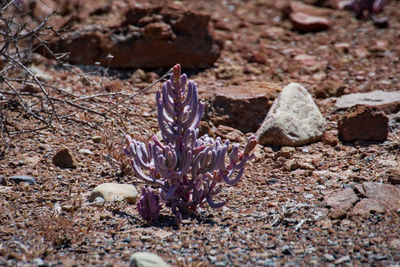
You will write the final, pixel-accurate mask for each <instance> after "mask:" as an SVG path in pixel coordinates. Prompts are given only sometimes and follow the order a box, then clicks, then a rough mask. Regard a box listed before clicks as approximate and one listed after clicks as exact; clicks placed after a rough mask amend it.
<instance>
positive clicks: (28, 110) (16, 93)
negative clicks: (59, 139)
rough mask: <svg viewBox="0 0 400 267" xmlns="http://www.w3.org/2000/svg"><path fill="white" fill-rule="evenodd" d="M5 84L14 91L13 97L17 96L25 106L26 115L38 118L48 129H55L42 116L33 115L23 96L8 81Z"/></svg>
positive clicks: (5, 80)
mask: <svg viewBox="0 0 400 267" xmlns="http://www.w3.org/2000/svg"><path fill="white" fill-rule="evenodd" d="M4 82H5V83H6V84H7V85H8V86H9V87H10V88H11V90H13V91H14V93H12V95H16V96H17V97H18V98H19V100H20V101H21V102H22V103H21V104H22V106H23V108H24V110H25V112H26V113H28V114H30V115H32V116H33V117H35V118H37V119H38V120H40V121H41V122H43V123H44V124H46V125H47V127H49V126H50V127H52V128H53V126H52V125H51V124H49V123H48V122H47V121H46V120H45V119H44V118H42V116H39V115H36V114H35V113H33V112H32V111H31V110H30V109H29V107H28V106H27V105H26V103H25V101H24V100H23V99H22V97H21V95H20V94H19V93H18V92H17V90H15V88H14V86H12V85H11V84H10V83H9V82H8V80H7V79H4Z"/></svg>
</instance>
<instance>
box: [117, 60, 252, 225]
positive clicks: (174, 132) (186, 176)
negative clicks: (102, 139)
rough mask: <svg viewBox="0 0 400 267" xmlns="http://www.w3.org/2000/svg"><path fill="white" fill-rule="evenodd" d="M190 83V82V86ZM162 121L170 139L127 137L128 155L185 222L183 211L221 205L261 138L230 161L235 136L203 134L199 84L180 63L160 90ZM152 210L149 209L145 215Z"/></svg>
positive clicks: (236, 148) (141, 175) (235, 150)
mask: <svg viewBox="0 0 400 267" xmlns="http://www.w3.org/2000/svg"><path fill="white" fill-rule="evenodd" d="M186 84H187V86H186ZM156 101H157V108H158V125H159V128H160V131H161V135H162V137H163V139H164V142H161V141H160V140H158V139H157V137H156V136H153V138H152V141H151V142H148V143H147V144H145V143H143V142H140V141H137V140H133V139H132V138H131V137H130V136H126V138H125V140H126V146H125V147H124V152H125V154H126V155H127V156H128V157H129V158H130V162H131V165H132V168H133V170H134V172H135V173H136V175H137V176H138V177H139V178H140V179H142V180H143V181H145V182H147V183H150V184H155V185H157V186H159V187H160V197H161V200H162V201H163V202H164V203H165V204H166V206H167V207H170V208H171V211H172V213H173V214H174V215H175V219H176V222H177V224H178V225H179V223H180V221H181V219H182V215H183V214H191V213H195V212H196V211H197V209H198V207H199V206H200V205H202V204H204V203H208V204H209V205H210V207H211V208H220V207H222V206H223V205H224V204H225V202H220V203H216V202H215V201H214V197H215V196H216V195H217V194H218V193H220V192H221V190H222V184H223V183H226V184H228V185H234V184H237V183H238V182H239V181H240V178H241V177H242V175H243V172H244V167H245V164H246V162H247V161H248V160H250V159H252V158H253V157H254V154H251V152H252V150H253V149H254V147H255V145H256V140H255V137H254V136H252V137H250V138H249V140H248V142H247V144H246V147H245V148H244V151H243V152H239V145H237V144H235V145H233V146H232V150H231V153H230V155H229V157H228V159H229V160H228V161H227V163H226V157H227V152H228V146H229V140H226V141H225V142H222V141H221V139H220V138H219V137H218V138H216V139H215V140H214V139H213V138H211V137H209V136H207V135H204V136H202V137H200V138H199V137H198V134H199V130H198V125H199V122H200V120H201V117H202V114H203V110H204V104H203V103H202V102H200V101H199V99H198V89H197V84H196V83H195V82H193V81H189V82H188V83H187V77H186V75H185V74H183V75H181V67H180V65H179V64H177V65H175V66H174V68H173V72H172V74H171V77H170V79H169V80H168V81H167V82H165V83H164V84H163V86H162V90H161V91H158V92H157V94H156ZM146 212H150V211H148V210H146V209H143V212H140V214H141V215H142V217H143V218H145V217H146V216H147V215H145V214H144V213H146Z"/></svg>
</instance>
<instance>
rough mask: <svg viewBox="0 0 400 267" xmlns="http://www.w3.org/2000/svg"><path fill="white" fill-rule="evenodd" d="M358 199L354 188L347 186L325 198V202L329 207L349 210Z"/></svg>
mask: <svg viewBox="0 0 400 267" xmlns="http://www.w3.org/2000/svg"><path fill="white" fill-rule="evenodd" d="M358 200H359V198H358V196H357V195H356V193H354V191H353V189H351V188H346V189H343V190H341V191H339V192H336V193H334V194H332V195H330V196H328V197H327V198H325V200H324V202H325V204H326V205H327V206H329V207H332V208H340V209H342V210H348V209H350V208H351V207H353V205H354V203H356V202H357V201H358Z"/></svg>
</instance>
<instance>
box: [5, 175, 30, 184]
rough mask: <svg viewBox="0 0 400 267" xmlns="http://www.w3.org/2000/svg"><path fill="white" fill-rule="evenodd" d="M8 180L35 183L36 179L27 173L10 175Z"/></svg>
mask: <svg viewBox="0 0 400 267" xmlns="http://www.w3.org/2000/svg"><path fill="white" fill-rule="evenodd" d="M9 179H10V181H12V182H15V183H22V182H23V183H27V184H31V185H32V184H36V180H35V178H34V177H32V176H29V175H14V176H11V177H10V178H9Z"/></svg>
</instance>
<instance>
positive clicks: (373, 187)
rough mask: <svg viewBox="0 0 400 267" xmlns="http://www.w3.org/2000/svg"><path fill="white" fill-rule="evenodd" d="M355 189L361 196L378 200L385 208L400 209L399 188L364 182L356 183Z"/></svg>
mask: <svg viewBox="0 0 400 267" xmlns="http://www.w3.org/2000/svg"><path fill="white" fill-rule="evenodd" d="M356 189H357V191H358V192H359V193H360V194H361V195H362V196H364V197H366V198H369V199H375V200H378V201H379V202H380V203H381V205H383V206H384V207H385V208H386V210H398V209H400V189H399V188H398V187H396V186H394V185H390V184H383V183H375V182H365V183H363V184H362V185H360V184H358V185H356Z"/></svg>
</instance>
